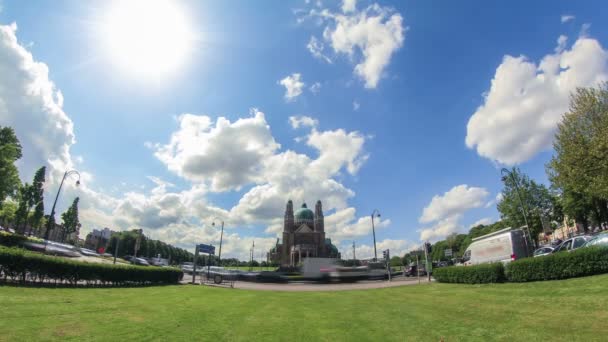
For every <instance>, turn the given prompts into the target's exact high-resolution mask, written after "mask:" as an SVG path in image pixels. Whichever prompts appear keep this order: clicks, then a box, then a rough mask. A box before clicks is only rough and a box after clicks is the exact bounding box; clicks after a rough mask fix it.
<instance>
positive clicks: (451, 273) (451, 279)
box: [433, 263, 505, 284]
mask: <svg viewBox="0 0 608 342" xmlns="http://www.w3.org/2000/svg"><path fill="white" fill-rule="evenodd" d="M433 278H435V280H437V281H439V282H442V283H464V284H484V283H500V282H503V281H504V280H505V271H504V267H503V265H502V263H494V264H483V265H475V266H466V267H463V266H451V267H441V268H436V269H434V270H433Z"/></svg>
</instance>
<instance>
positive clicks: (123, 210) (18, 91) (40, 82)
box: [0, 25, 390, 259]
mask: <svg viewBox="0 0 608 342" xmlns="http://www.w3.org/2000/svg"><path fill="white" fill-rule="evenodd" d="M15 31H16V27H15V26H14V25H11V26H0V70H3V71H2V76H1V77H0V122H1V123H2V125H3V126H4V125H6V126H11V127H14V128H15V130H16V132H17V135H18V137H19V139H20V141H21V143H22V145H23V148H24V158H23V159H22V160H21V161H20V162H19V165H18V166H19V169H20V173H21V175H22V178H24V179H31V177H32V176H33V173H34V171H35V170H36V169H37V168H38V167H40V166H41V165H47V169H48V175H49V181H48V187H47V189H46V193H45V197H46V199H47V201H49V202H50V201H52V200H53V197H54V196H53V195H54V194H55V192H56V186H57V184H58V180H60V179H61V176H63V172H64V171H65V170H66V169H69V168H71V167H72V166H73V165H74V162H73V161H74V160H77V159H78V158H77V157H74V156H72V155H71V154H70V148H71V146H72V145H73V144H74V143H75V140H76V139H75V136H74V129H73V123H72V120H71V119H70V118H69V117H68V115H67V114H66V113H65V112H64V111H63V109H62V105H63V96H62V95H61V93H60V91H59V90H58V89H56V87H55V85H54V84H53V83H52V82H51V81H50V80H49V78H48V68H47V66H46V65H45V64H44V63H40V62H36V61H34V59H33V57H32V55H31V53H30V52H28V51H27V50H26V49H25V48H24V47H23V46H22V45H20V44H19V43H18V42H17V38H16V35H15ZM68 100H69V99H66V101H68ZM306 120H307V122H308V123H307V124H305V125H307V126H306V127H310V132H309V134H308V135H307V136H306V137H305V139H306V140H305V143H306V144H307V145H308V146H310V147H312V148H313V149H314V151H316V153H317V156H316V157H310V156H308V155H306V154H299V153H296V152H294V151H291V150H287V151H282V152H279V149H280V145H279V144H278V143H277V142H276V141H275V139H274V137H273V136H272V134H271V132H270V128H269V126H268V123H267V122H266V119H265V116H264V114H263V113H261V112H260V111H257V110H253V111H252V116H251V117H247V118H242V119H238V120H236V121H234V122H231V121H229V120H228V119H225V118H222V117H220V118H218V119H217V120H216V121H215V122H213V121H212V119H211V118H210V117H208V116H204V115H200V116H199V115H192V114H183V115H181V116H179V117H178V123H179V128H178V129H177V130H176V131H175V132H173V134H172V135H171V139H170V141H169V142H168V143H167V144H158V143H156V144H152V143H147V144H146V146H148V147H149V148H151V149H152V150H153V151H154V153H155V155H156V157H157V158H158V159H159V160H161V161H162V162H164V163H165V164H166V165H167V167H168V169H169V170H171V171H173V172H175V173H176V174H178V175H180V176H182V177H183V178H185V179H186V180H190V181H192V182H194V184H193V185H191V186H189V187H187V188H186V189H184V190H181V189H175V188H176V187H177V186H176V185H174V184H172V183H170V182H167V181H166V180H163V179H160V178H158V177H153V176H149V177H148V179H149V180H150V181H151V182H152V183H154V186H153V187H152V188H151V189H150V190H148V191H144V190H137V191H127V192H126V193H124V195H122V196H120V197H115V196H112V195H109V194H108V193H104V192H103V191H96V190H93V189H92V188H91V185H92V183H93V180H94V177H93V174H91V173H88V172H85V171H83V170H81V175H82V185H81V186H80V187H79V188H76V187H75V186H74V182H73V180H72V179H70V180H68V181H66V183H65V184H64V187H63V189H62V194H61V200H60V203H59V205H58V208H57V213H60V212H61V211H63V210H64V209H65V207H66V206H67V205H69V203H70V202H71V199H72V198H74V197H75V196H80V198H81V201H80V219H81V222H82V223H83V229H82V233H81V234H82V236H84V235H86V233H87V232H88V231H90V230H92V229H93V228H100V227H110V228H112V229H132V228H143V229H144V232H145V234H146V235H148V236H151V237H152V238H158V239H162V240H163V241H165V242H167V243H171V244H175V245H178V246H180V247H187V248H192V246H193V245H194V244H195V243H200V242H208V243H214V244H216V245H217V244H219V229H215V228H212V227H210V226H209V222H208V221H209V219H210V218H212V217H215V216H217V217H220V218H221V219H225V221H226V229H227V231H226V232H225V234H224V246H223V251H222V254H223V256H225V257H229V256H237V257H240V258H243V259H246V258H247V256H248V251H249V247H250V245H251V240H252V239H253V238H245V237H243V236H241V235H239V234H238V233H237V232H236V231H230V230H232V229H238V228H239V227H245V228H246V227H248V226H251V225H264V224H268V225H269V229H271V228H272V227H276V225H277V223H278V222H280V221H281V216H282V213H283V210H284V207H285V202H286V200H287V199H289V198H291V199H293V200H294V201H296V202H302V201H304V200H308V201H309V202H311V203H314V201H316V199H321V200H322V201H323V203H324V209H325V211H326V212H337V211H341V210H345V209H349V207H348V203H347V201H348V199H349V198H351V197H353V196H354V192H353V191H352V190H350V189H348V188H347V187H345V186H344V185H343V184H341V183H340V182H338V181H337V180H336V178H337V177H338V176H340V175H341V173H342V172H343V171H346V172H348V173H349V174H356V172H357V171H358V170H359V168H360V167H361V165H362V164H363V163H364V162H365V160H366V158H367V155H366V154H365V152H364V149H363V145H364V142H365V140H366V137H365V136H364V135H362V134H360V133H359V132H346V131H344V130H342V129H336V130H329V131H318V130H317V129H316V125H317V123H316V122H317V121H316V119H312V118H308V119H306ZM310 123H314V126H311V125H310ZM332 155H334V156H338V157H337V158H335V157H334V158H332V157H331V156H332ZM142 177H144V175H142ZM120 183H121V181H120V180H117V184H120ZM246 185H247V186H249V185H251V186H252V187H251V189H249V191H247V192H246V193H245V194H244V195H243V197H242V198H241V199H240V201H239V202H238V203H237V204H236V205H234V207H232V208H231V209H230V210H226V209H223V208H220V207H218V206H215V205H214V204H213V203H211V202H210V201H209V199H208V194H209V192H215V191H225V190H227V189H238V188H239V187H241V186H246ZM133 186H135V185H133ZM143 188H144V187H143V185H142V189H143ZM46 204H47V205H48V203H46ZM48 208H49V206H47V212H48ZM346 213H347V214H348V215H345V214H343V215H342V218H341V219H340V220H339V222H338V221H334V222H335V223H333V224H331V219H330V226H329V229H334V231H336V232H340V233H337V235H339V236H344V237H346V236H349V234H351V235H352V234H355V235H356V234H362V232H363V230H364V228H365V227H364V226H365V218H357V217H356V216H355V212H354V209H352V208H350V209H349V210H348V211H347V212H346ZM331 216H332V215H327V217H331ZM57 217H58V214H57ZM336 218H337V217H336ZM389 223H390V221H389V220H387V219H383V220H379V221H378V227H379V228H382V227H385V226H386V225H388V224H389ZM272 229H275V228H272ZM271 233H273V232H271ZM340 234H341V235H340ZM330 237H331V236H330ZM255 240H256V250H258V248H260V249H259V250H260V251H261V250H262V249H265V250H267V249H268V248H269V247H270V246H271V245H273V244H274V242H275V239H274V238H273V237H268V236H267V237H255Z"/></svg>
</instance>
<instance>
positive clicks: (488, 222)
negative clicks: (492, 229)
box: [469, 217, 494, 228]
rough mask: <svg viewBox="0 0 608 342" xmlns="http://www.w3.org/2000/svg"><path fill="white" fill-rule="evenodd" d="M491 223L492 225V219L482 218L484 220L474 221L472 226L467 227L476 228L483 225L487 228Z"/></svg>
mask: <svg viewBox="0 0 608 342" xmlns="http://www.w3.org/2000/svg"><path fill="white" fill-rule="evenodd" d="M492 223H494V220H492V219H491V218H489V217H484V218H482V219H479V220H477V221H475V222H474V223H473V224H471V225H470V226H469V228H473V227H477V226H479V225H480V224H482V225H484V226H487V225H489V224H492Z"/></svg>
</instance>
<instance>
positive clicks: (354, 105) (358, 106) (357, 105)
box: [353, 101, 361, 112]
mask: <svg viewBox="0 0 608 342" xmlns="http://www.w3.org/2000/svg"><path fill="white" fill-rule="evenodd" d="M359 108H361V105H360V104H359V102H357V101H353V110H354V111H355V112H356V111H358V110H359Z"/></svg>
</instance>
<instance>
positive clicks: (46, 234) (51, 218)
mask: <svg viewBox="0 0 608 342" xmlns="http://www.w3.org/2000/svg"><path fill="white" fill-rule="evenodd" d="M71 175H77V176H78V180H77V181H76V186H78V185H80V173H79V172H78V171H76V170H70V171H66V172H65V173H64V174H63V178H62V179H61V184H59V189H57V195H56V196H55V202H53V208H52V209H51V215H49V220H48V221H47V223H46V232H44V240H48V239H49V234H50V233H51V222H53V223H54V222H55V206H56V205H57V199H59V193H60V192H61V188H62V187H63V182H64V181H65V179H66V178H67V177H68V176H71ZM53 228H54V227H53Z"/></svg>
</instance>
